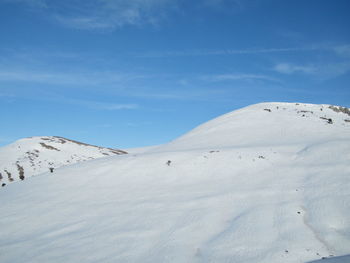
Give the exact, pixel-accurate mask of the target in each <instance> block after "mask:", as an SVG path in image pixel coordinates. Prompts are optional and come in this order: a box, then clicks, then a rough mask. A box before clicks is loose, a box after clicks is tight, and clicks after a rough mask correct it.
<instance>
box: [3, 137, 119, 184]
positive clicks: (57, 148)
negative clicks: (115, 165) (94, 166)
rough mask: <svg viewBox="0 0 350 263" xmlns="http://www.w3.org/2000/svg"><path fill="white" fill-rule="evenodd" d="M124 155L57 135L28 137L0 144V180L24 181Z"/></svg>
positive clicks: (113, 150) (5, 182) (7, 181)
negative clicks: (44, 173) (47, 173)
mask: <svg viewBox="0 0 350 263" xmlns="http://www.w3.org/2000/svg"><path fill="white" fill-rule="evenodd" d="M119 154H126V152H125V151H121V150H116V149H111V148H104V147H98V146H94V145H89V144H86V143H81V142H77V141H73V140H69V139H66V138H63V137H58V136H42V137H30V138H25V139H21V140H18V141H16V142H14V143H12V144H10V145H7V146H5V147H0V183H1V184H7V183H9V182H13V181H18V180H24V179H26V178H28V177H31V176H33V175H37V174H40V173H43V172H47V171H49V170H50V169H51V170H52V171H54V169H56V168H58V167H61V166H65V165H69V164H74V163H77V162H82V161H87V160H92V159H96V158H101V157H106V156H112V155H119Z"/></svg>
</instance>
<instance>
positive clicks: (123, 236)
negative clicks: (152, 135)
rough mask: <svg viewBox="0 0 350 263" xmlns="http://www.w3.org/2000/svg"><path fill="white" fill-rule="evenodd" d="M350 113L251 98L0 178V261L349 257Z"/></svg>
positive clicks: (271, 261) (307, 259) (270, 262)
mask: <svg viewBox="0 0 350 263" xmlns="http://www.w3.org/2000/svg"><path fill="white" fill-rule="evenodd" d="M349 118H350V117H349V116H348V115H347V114H346V113H344V112H341V111H340V112H336V111H334V110H333V109H332V108H329V105H310V104H295V103H293V104H292V103H263V104H257V105H253V106H250V107H247V108H243V109H241V110H238V111H234V112H231V113H228V114H226V115H223V116H221V117H219V118H216V119H214V120H212V121H209V122H207V123H205V124H203V125H201V126H199V127H198V128H196V129H194V130H193V131H191V132H189V133H187V134H185V135H184V136H182V137H180V138H179V139H177V140H175V141H173V142H170V143H169V144H165V145H161V146H157V147H154V148H148V149H147V150H145V151H142V150H137V151H135V152H134V153H133V154H128V155H118V156H114V157H108V158H103V159H97V160H92V161H88V162H84V163H80V164H76V165H72V166H65V167H62V168H60V169H57V170H56V171H55V173H54V174H50V173H43V174H41V175H39V176H35V177H32V178H30V179H28V180H25V181H23V182H18V183H14V184H11V185H9V186H6V187H4V188H2V189H0V190H1V191H0V196H1V201H2V205H1V207H0V262H4V263H17V262H33V263H34V262H35V263H40V262H79V261H80V262H152V263H153V262H240V263H248V262H249V263H253V262H254V263H255V262H263V263H264V262H266V263H274V262H276V263H277V262H293V263H294V262H321V261H322V262H323V261H324V262H349V254H350V220H349V218H350V192H349V189H350V165H349V163H350V122H348V121H346V120H348V119H349ZM169 161H170V162H169Z"/></svg>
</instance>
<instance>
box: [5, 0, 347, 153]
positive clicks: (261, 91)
mask: <svg viewBox="0 0 350 263" xmlns="http://www.w3.org/2000/svg"><path fill="white" fill-rule="evenodd" d="M349 12H350V1H348V0H308V1H305V0H196V1H188V0H69V1H68V0H0V121H1V124H2V125H1V129H0V145H5V144H8V143H10V142H12V141H14V140H16V139H19V138H23V137H28V136H40V135H60V136H64V137H67V138H71V139H76V140H80V141H84V142H87V143H92V144H97V145H102V146H110V147H120V148H129V147H139V146H146V145H155V144H161V143H165V142H167V141H170V140H172V139H175V138H176V137H178V136H180V135H182V134H184V133H185V132H187V131H189V130H190V129H192V128H194V127H196V126H197V125H199V124H201V123H203V122H205V121H208V120H210V119H212V118H214V117H217V116H219V115H221V114H224V113H227V112H229V111H232V110H235V109H238V108H240V107H244V106H247V105H250V104H254V103H259V102H265V101H286V102H306V103H325V104H336V105H342V106H346V107H349V106H350V87H349V81H350V30H349V28H350V16H349Z"/></svg>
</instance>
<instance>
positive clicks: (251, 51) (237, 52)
mask: <svg viewBox="0 0 350 263" xmlns="http://www.w3.org/2000/svg"><path fill="white" fill-rule="evenodd" d="M310 50H315V48H313V47H296V48H255V49H254V48H252V49H216V50H187V51H156V52H148V53H145V54H136V56H137V57H146V58H152V57H154V58H157V57H159V58H161V57H191V56H193V57H194V56H218V55H249V54H263V53H266V54H268V53H284V52H299V51H310Z"/></svg>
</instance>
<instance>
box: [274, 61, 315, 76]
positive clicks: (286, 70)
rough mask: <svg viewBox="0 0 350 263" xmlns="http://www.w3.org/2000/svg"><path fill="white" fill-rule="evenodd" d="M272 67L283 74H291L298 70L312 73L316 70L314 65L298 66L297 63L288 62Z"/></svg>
mask: <svg viewBox="0 0 350 263" xmlns="http://www.w3.org/2000/svg"><path fill="white" fill-rule="evenodd" d="M273 69H274V70H275V71H277V72H279V73H283V74H293V73H298V72H299V73H306V74H313V73H315V72H316V68H315V67H314V66H299V65H293V64H289V63H280V64H277V65H276V66H275V67H274V68H273Z"/></svg>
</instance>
